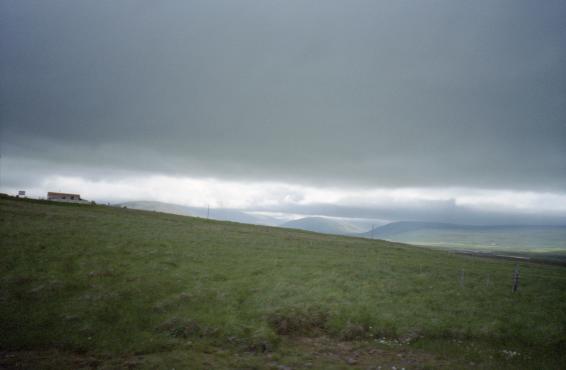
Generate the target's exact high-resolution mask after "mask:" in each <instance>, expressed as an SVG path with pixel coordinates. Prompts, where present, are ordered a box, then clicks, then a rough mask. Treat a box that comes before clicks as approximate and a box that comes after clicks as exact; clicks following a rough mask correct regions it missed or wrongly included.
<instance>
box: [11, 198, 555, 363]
mask: <svg viewBox="0 0 566 370" xmlns="http://www.w3.org/2000/svg"><path fill="white" fill-rule="evenodd" d="M0 237H1V238H0V271H2V272H1V277H0V303H1V304H0V349H2V350H3V351H7V352H4V353H0V355H2V356H3V357H1V358H0V367H2V366H5V367H13V366H15V365H16V364H18V363H23V364H27V365H29V366H30V367H34V368H37V367H49V366H52V367H53V368H61V367H63V368H64V367H79V365H80V366H84V367H89V366H92V367H95V366H98V367H105V366H106V367H111V368H112V367H142V368H143V367H147V368H158V367H163V368H171V367H176V368H202V369H206V368H258V369H263V368H271V367H273V368H277V367H278V366H279V367H281V366H284V365H285V366H291V367H292V368H294V369H298V368H308V367H311V368H321V369H322V368H324V369H330V368H363V369H365V368H367V367H368V366H370V365H371V366H377V365H383V366H385V365H387V366H390V365H396V366H398V367H401V366H405V367H406V368H420V367H423V368H424V367H427V366H428V367H430V368H441V367H445V368H466V367H471V368H475V367H474V366H473V365H472V364H475V366H476V367H477V366H483V367H484V368H505V367H508V368H517V366H519V367H521V368H560V367H566V359H565V357H564V356H565V355H564V348H565V338H566V269H564V268H562V267H555V266H544V265H535V264H522V265H521V289H520V291H519V292H518V293H516V294H512V293H511V291H510V290H511V289H510V288H511V274H512V271H513V268H514V263H512V262H508V261H502V260H486V259H476V258H472V257H466V256H458V255H453V254H449V253H444V252H439V251H433V250H428V249H424V248H413V247H410V246H405V245H401V244H394V243H388V242H383V241H377V240H367V239H361V238H346V237H338V236H329V235H322V234H315V233H309V232H301V231H297V230H288V229H279V228H269V227H261V226H251V225H243V224H236V223H229V222H219V221H208V220H204V219H198V218H190V217H182V216H175V215H167V214H160V213H155V212H144V211H135V210H128V209H115V208H110V207H104V206H78V205H64V204H50V203H46V202H38V201H35V202H34V201H23V200H14V199H7V198H2V199H0ZM461 270H464V271H465V273H464V281H463V287H462V286H461V284H460V271H461ZM383 338H385V339H383ZM398 340H401V341H402V342H407V343H405V344H398V343H397V341H398ZM503 350H512V351H516V352H518V353H519V355H512V354H511V355H509V354H506V353H505V352H502V351H503ZM348 362H350V364H348Z"/></svg>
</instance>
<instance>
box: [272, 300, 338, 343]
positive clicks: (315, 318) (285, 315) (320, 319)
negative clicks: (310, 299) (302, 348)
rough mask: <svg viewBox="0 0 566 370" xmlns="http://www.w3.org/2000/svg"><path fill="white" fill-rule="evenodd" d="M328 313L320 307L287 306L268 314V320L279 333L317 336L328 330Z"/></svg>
mask: <svg viewBox="0 0 566 370" xmlns="http://www.w3.org/2000/svg"><path fill="white" fill-rule="evenodd" d="M327 321H328V313H327V312H325V311H324V310H323V309H320V308H318V307H309V308H306V309H299V308H287V309H283V310H279V311H276V312H273V313H271V314H269V315H268V317H267V322H268V324H269V326H270V327H271V328H273V330H274V331H275V332H276V333H277V334H279V335H309V336H316V335H320V334H322V333H324V332H325V331H326V324H327Z"/></svg>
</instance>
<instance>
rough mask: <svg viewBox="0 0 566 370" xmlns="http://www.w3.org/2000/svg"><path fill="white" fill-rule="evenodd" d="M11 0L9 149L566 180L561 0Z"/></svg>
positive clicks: (237, 167)
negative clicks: (378, 0)
mask: <svg viewBox="0 0 566 370" xmlns="http://www.w3.org/2000/svg"><path fill="white" fill-rule="evenodd" d="M1 6H2V11H1V15H0V17H1V23H2V26H1V27H2V30H1V31H2V32H1V33H0V38H1V41H2V50H3V57H2V58H1V60H0V67H1V72H2V75H1V78H2V84H1V85H2V88H1V101H2V111H3V112H2V155H4V156H9V157H19V158H25V157H28V158H35V159H37V158H43V159H46V160H51V161H54V162H57V163H68V164H70V165H73V164H74V165H94V164H96V165H97V166H102V167H104V166H106V167H109V168H110V167H116V168H128V169H139V170H144V171H161V172H176V173H185V174H191V175H207V176H220V177H222V176H224V177H227V178H240V179H250V178H254V179H274V180H283V181H297V182H303V183H305V182H310V183H321V184H359V185H364V186H366V185H367V186H467V187H486V188H497V187H499V188H509V189H532V190H553V191H556V190H564V189H565V188H566V71H565V68H564V65H566V48H564V44H565V42H566V26H565V25H564V22H563V20H564V19H565V18H566V6H565V5H564V3H563V2H561V1H550V0H549V1H545V2H544V3H540V2H536V1H491V0H490V1H475V2H454V1H429V2H428V1H427V2H425V1H420V2H413V1H410V2H404V1H381V2H376V1H324V2H315V1H310V2H309V1H202V2H192V1H168V2H164V3H159V4H157V3H155V2H150V1H120V2H115V1H81V2H75V1H62V2H60V1H58V2H51V1H42V2H27V1H18V2H8V1H6V2H3V3H2V5H1ZM54 168H56V165H54Z"/></svg>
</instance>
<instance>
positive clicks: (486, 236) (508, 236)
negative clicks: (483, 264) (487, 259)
mask: <svg viewBox="0 0 566 370" xmlns="http://www.w3.org/2000/svg"><path fill="white" fill-rule="evenodd" d="M392 239H395V241H398V242H402V243H411V244H418V245H430V246H439V247H448V248H470V249H482V250H486V251H521V252H538V253H546V252H554V253H556V252H564V253H566V228H538V229H537V228H535V227H533V228H531V229H524V230H514V229H510V230H506V229H505V228H494V229H492V230H489V229H488V230H481V231H476V230H474V231H473V232H471V231H462V230H434V229H427V230H415V231H411V232H406V233H403V234H401V235H397V236H395V237H394V238H392Z"/></svg>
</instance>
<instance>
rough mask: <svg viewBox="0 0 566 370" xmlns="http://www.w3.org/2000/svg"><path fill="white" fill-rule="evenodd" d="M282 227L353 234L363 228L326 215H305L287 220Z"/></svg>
mask: <svg viewBox="0 0 566 370" xmlns="http://www.w3.org/2000/svg"><path fill="white" fill-rule="evenodd" d="M281 227H287V228H292V229H302V230H307V231H314V232H317V233H324V234H337V235H352V234H358V233H360V231H362V230H363V229H362V228H360V226H358V225H355V224H353V223H351V222H348V221H343V220H337V219H332V218H326V217H305V218H300V219H298V220H293V221H289V222H285V223H284V224H282V225H281Z"/></svg>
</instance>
